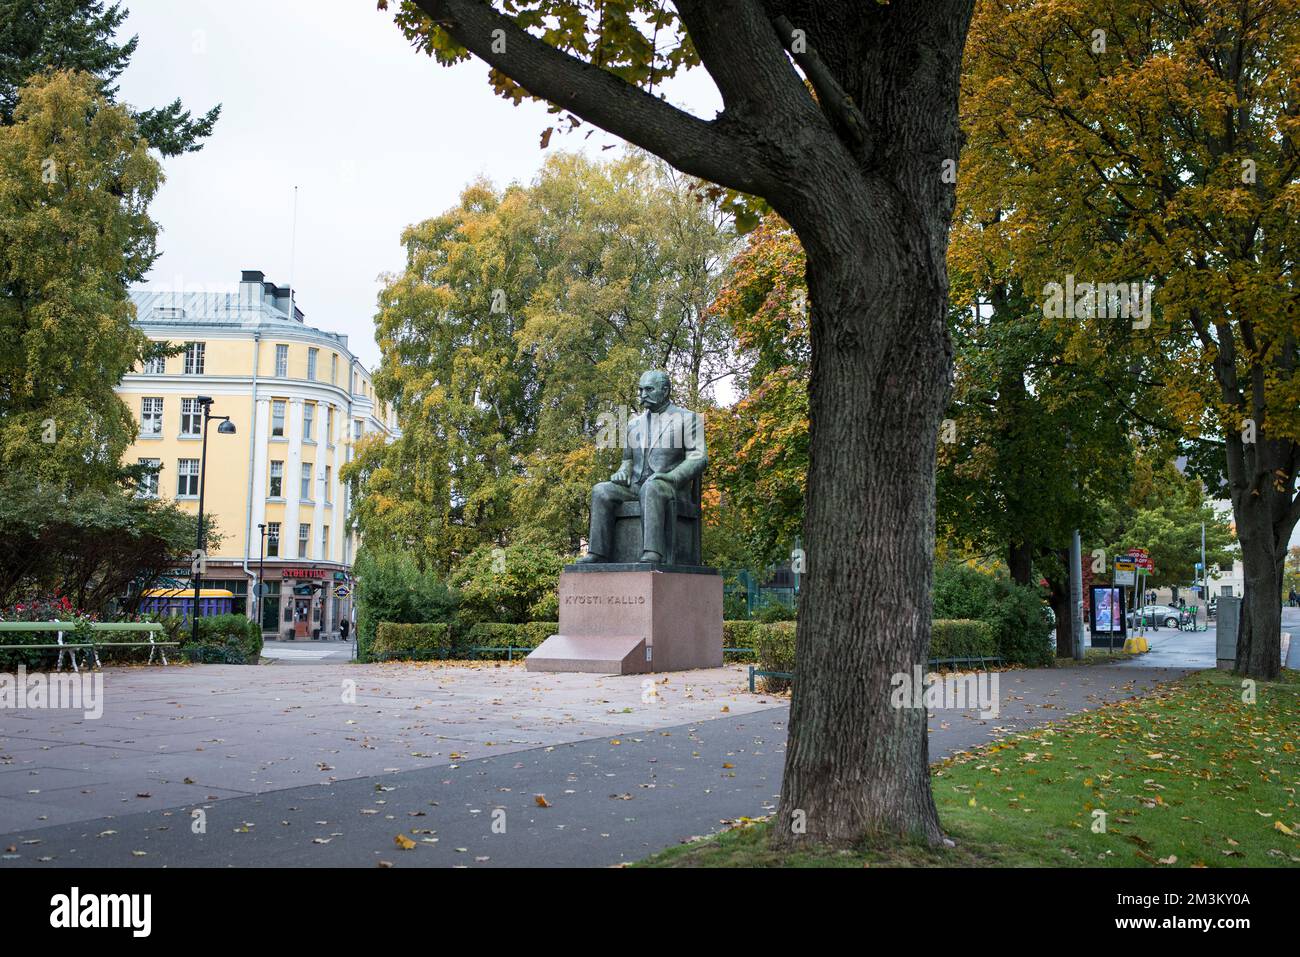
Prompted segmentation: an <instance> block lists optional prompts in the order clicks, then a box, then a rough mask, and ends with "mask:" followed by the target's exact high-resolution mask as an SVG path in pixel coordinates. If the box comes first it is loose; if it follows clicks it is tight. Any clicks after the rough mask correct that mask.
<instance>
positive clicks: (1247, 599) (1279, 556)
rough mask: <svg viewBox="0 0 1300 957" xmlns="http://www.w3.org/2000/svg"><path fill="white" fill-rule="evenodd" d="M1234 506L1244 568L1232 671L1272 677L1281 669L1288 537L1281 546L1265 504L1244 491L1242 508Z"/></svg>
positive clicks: (1256, 676)
mask: <svg viewBox="0 0 1300 957" xmlns="http://www.w3.org/2000/svg"><path fill="white" fill-rule="evenodd" d="M1233 511H1234V514H1235V517H1236V521H1237V540H1238V541H1239V542H1240V543H1241V564H1242V567H1243V569H1244V572H1245V592H1244V594H1243V595H1242V602H1241V623H1240V626H1239V628H1238V631H1237V661H1236V665H1235V666H1234V669H1233V670H1234V671H1235V672H1236V673H1237V674H1241V675H1249V676H1251V677H1253V678H1261V679H1265V680H1272V679H1274V678H1276V677H1277V676H1278V674H1279V673H1280V671H1281V669H1282V568H1283V563H1284V556H1285V554H1286V551H1285V549H1286V540H1285V539H1284V540H1283V541H1282V547H1281V548H1279V547H1278V545H1277V542H1276V541H1275V537H1274V532H1273V529H1272V527H1271V524H1270V523H1269V521H1268V510H1267V507H1266V503H1264V502H1260V501H1259V500H1258V499H1255V500H1251V498H1250V497H1249V496H1247V497H1246V500H1245V501H1243V502H1242V503H1241V506H1240V508H1238V507H1237V504H1236V503H1235V502H1234V509H1233ZM1288 534H1289V533H1288Z"/></svg>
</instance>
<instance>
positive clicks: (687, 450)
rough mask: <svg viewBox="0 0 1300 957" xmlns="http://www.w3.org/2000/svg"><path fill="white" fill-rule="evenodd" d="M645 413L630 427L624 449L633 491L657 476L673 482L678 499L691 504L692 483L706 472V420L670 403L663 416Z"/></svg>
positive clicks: (631, 423)
mask: <svg viewBox="0 0 1300 957" xmlns="http://www.w3.org/2000/svg"><path fill="white" fill-rule="evenodd" d="M650 418H651V413H650V412H649V411H645V412H642V413H641V414H640V415H638V416H635V417H634V418H632V419H631V420H630V421H629V422H628V424H627V441H626V443H625V444H624V446H623V464H624V466H626V467H627V470H628V474H629V475H630V477H631V479H630V481H631V487H632V488H633V489H636V490H637V491H639V490H640V488H641V485H642V483H644V482H645V481H646V479H648V478H649V477H650V476H651V475H653V474H654V473H656V472H663V473H665V474H667V475H669V476H671V478H672V479H673V485H674V486H675V487H676V489H677V498H678V499H679V500H680V501H683V502H689V501H690V498H691V479H693V478H695V477H696V476H697V475H699V474H700V473H701V472H703V471H704V467H705V465H707V464H708V461H709V458H708V454H707V453H706V451H705V448H704V419H703V417H702V416H700V415H699V414H698V413H696V412H692V411H691V410H690V409H683V408H681V407H680V406H676V405H673V404H672V403H671V402H670V403H668V405H667V406H665V407H664V410H663V411H662V412H655V413H654V425H653V432H652V431H651V426H650Z"/></svg>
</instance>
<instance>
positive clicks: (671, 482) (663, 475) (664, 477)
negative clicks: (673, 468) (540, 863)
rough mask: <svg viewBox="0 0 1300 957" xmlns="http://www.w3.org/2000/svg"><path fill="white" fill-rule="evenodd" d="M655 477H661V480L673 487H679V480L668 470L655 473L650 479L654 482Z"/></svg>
mask: <svg viewBox="0 0 1300 957" xmlns="http://www.w3.org/2000/svg"><path fill="white" fill-rule="evenodd" d="M655 479H659V481H661V482H667V483H668V484H669V485H671V486H672V487H673V488H676V487H677V480H676V479H675V478H673V477H672V476H671V475H669V474H668V473H667V472H656V473H655V474H654V475H652V476H650V481H652V482H653V481H654V480H655Z"/></svg>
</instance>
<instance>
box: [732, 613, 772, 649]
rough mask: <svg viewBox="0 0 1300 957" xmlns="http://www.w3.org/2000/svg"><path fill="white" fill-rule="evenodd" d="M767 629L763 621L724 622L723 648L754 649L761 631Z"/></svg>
mask: <svg viewBox="0 0 1300 957" xmlns="http://www.w3.org/2000/svg"><path fill="white" fill-rule="evenodd" d="M764 627H766V626H765V625H764V624H763V623H762V622H761V621H749V620H744V621H724V622H723V623H722V647H723V648H753V647H755V643H756V642H757V641H758V632H759V629H761V628H764Z"/></svg>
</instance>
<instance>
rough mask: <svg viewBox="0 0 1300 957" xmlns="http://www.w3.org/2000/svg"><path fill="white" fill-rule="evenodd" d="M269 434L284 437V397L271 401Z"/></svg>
mask: <svg viewBox="0 0 1300 957" xmlns="http://www.w3.org/2000/svg"><path fill="white" fill-rule="evenodd" d="M271 435H272V436H278V437H280V438H284V399H276V400H275V401H274V402H272V403H271Z"/></svg>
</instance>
